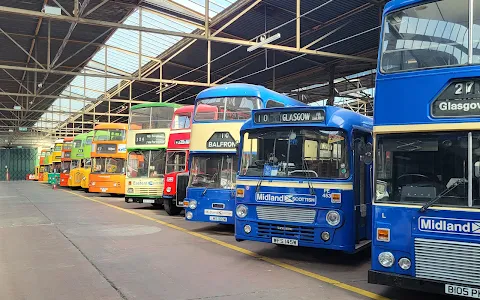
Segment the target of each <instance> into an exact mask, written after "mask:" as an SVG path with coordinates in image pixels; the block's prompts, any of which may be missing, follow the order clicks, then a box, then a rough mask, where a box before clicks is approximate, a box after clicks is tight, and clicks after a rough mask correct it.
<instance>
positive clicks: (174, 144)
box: [163, 105, 194, 216]
mask: <svg viewBox="0 0 480 300" xmlns="http://www.w3.org/2000/svg"><path fill="white" fill-rule="evenodd" d="M193 109H194V106H193V105H187V106H184V107H181V108H178V109H177V110H175V112H174V114H173V118H172V123H171V125H170V136H169V138H168V148H167V164H166V170H165V181H164V188H163V206H164V207H165V211H166V212H167V213H168V214H169V215H171V216H172V215H178V214H179V213H180V211H181V210H182V209H183V199H185V193H186V190H187V185H188V153H189V150H188V149H189V147H190V132H191V128H190V127H191V124H192V114H193Z"/></svg>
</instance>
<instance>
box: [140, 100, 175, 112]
mask: <svg viewBox="0 0 480 300" xmlns="http://www.w3.org/2000/svg"><path fill="white" fill-rule="evenodd" d="M182 106H183V105H181V104H177V103H170V102H152V103H142V104H137V105H134V106H132V108H131V109H132V110H135V109H140V108H146V107H172V108H180V107H182Z"/></svg>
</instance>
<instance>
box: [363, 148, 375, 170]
mask: <svg viewBox="0 0 480 300" xmlns="http://www.w3.org/2000/svg"><path fill="white" fill-rule="evenodd" d="M363 162H364V163H365V164H366V165H369V164H371V163H372V162H373V145H372V144H371V143H367V144H366V145H365V153H364V154H363Z"/></svg>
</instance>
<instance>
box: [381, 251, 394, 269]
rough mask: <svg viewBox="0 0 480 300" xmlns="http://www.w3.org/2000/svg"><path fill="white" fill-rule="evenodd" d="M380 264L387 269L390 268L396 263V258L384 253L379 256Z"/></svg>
mask: <svg viewBox="0 0 480 300" xmlns="http://www.w3.org/2000/svg"><path fill="white" fill-rule="evenodd" d="M378 262H379V263H380V264H381V265H382V266H384V267H385V268H390V267H391V266H393V263H394V262H395V257H393V254H392V253H391V252H382V253H380V254H379V255H378Z"/></svg>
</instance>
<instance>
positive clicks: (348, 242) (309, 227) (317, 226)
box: [235, 106, 373, 253]
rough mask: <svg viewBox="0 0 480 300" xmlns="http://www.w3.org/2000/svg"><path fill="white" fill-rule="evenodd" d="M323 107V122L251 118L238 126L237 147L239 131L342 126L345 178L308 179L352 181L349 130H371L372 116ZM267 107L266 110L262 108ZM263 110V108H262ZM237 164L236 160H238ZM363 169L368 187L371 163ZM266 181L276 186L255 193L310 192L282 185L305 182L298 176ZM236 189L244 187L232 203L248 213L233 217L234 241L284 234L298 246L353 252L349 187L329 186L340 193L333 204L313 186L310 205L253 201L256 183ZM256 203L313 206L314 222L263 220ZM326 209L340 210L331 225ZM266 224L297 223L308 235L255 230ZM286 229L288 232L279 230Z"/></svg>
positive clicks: (262, 239) (368, 225)
mask: <svg viewBox="0 0 480 300" xmlns="http://www.w3.org/2000/svg"><path fill="white" fill-rule="evenodd" d="M319 108H323V109H325V111H326V116H325V123H324V124H319V123H297V124H269V125H264V124H262V125H257V124H255V123H254V122H253V121H252V119H250V120H249V121H247V122H246V123H245V124H244V125H243V126H242V129H241V137H242V139H241V141H240V149H243V146H242V145H243V134H244V132H246V131H249V132H251V131H254V130H258V129H265V128H271V129H272V130H275V129H278V130H283V128H284V127H289V128H292V127H300V128H316V129H327V128H330V129H342V130H344V131H346V133H347V139H348V142H347V147H348V153H350V155H349V170H350V172H349V174H350V176H349V177H348V178H346V179H321V178H311V179H310V182H312V183H330V184H335V183H339V184H341V183H352V184H353V182H354V179H355V178H354V174H353V170H354V157H353V155H352V154H351V153H353V152H352V144H351V142H352V141H353V139H352V136H353V130H354V129H359V130H361V131H364V132H371V130H372V125H373V122H372V119H371V118H369V117H366V116H363V115H360V114H357V113H355V112H353V111H350V110H346V109H342V108H339V107H332V106H326V107H319ZM311 109H312V107H295V108H294V110H295V111H300V112H301V111H303V110H306V111H308V110H311ZM265 110H267V109H265ZM265 110H264V111H265ZM274 110H278V111H287V110H290V108H271V109H268V111H274ZM261 111H262V110H255V111H253V112H252V114H254V113H255V112H261ZM239 163H240V162H239ZM365 168H366V169H365V171H366V173H367V174H369V175H367V178H366V186H367V187H370V186H372V185H371V183H372V182H371V175H372V171H373V167H372V165H370V166H365ZM238 179H239V180H253V181H255V182H258V181H259V180H260V177H255V176H241V175H240V176H239V177H238ZM266 182H270V183H277V184H278V185H277V186H274V187H270V186H264V185H261V186H260V188H259V191H258V192H260V193H261V192H271V193H286V194H293V195H298V194H304V195H309V194H310V191H309V189H308V188H302V187H284V186H285V184H284V183H285V182H289V183H291V182H296V183H299V184H301V183H305V182H307V181H306V180H305V179H302V178H278V179H277V178H271V177H268V178H264V179H263V181H262V184H264V183H266ZM237 188H243V189H244V197H243V198H242V197H237V198H236V204H237V205H239V204H244V205H246V206H247V207H248V214H247V216H246V217H245V218H244V219H240V218H236V221H235V238H236V239H237V240H252V241H257V242H265V243H271V242H272V239H271V237H272V236H274V237H280V238H281V237H286V238H294V239H298V244H299V246H305V247H315V248H325V249H333V250H341V251H345V252H348V253H353V252H355V244H356V234H355V233H356V231H357V230H356V229H357V225H356V222H355V211H354V202H355V200H354V191H353V190H340V189H330V193H341V195H342V198H341V199H342V201H341V203H338V204H334V203H331V199H330V198H328V197H326V196H324V194H325V192H326V190H325V189H323V188H315V189H314V193H315V195H316V197H317V203H316V205H313V206H310V207H308V206H305V205H298V204H296V205H295V204H285V203H282V204H278V203H265V202H261V203H260V202H257V201H256V200H255V194H256V186H245V185H243V184H241V181H239V183H238V184H237ZM371 197H372V194H371V189H369V188H367V189H366V196H365V201H366V205H367V217H366V232H367V235H366V237H365V238H366V239H367V240H370V239H371V201H370V199H371ZM260 206H277V207H278V206H282V207H295V208H298V207H305V208H314V209H315V210H316V217H315V222H314V223H313V224H303V223H293V222H279V221H265V220H259V219H258V216H257V212H256V209H257V207H260ZM329 210H336V211H338V212H339V213H340V215H341V219H342V222H341V223H340V224H339V225H337V226H335V227H332V226H330V225H329V224H328V223H327V222H326V221H325V216H326V214H327V212H328V211H329ZM259 223H262V224H269V226H270V228H273V229H274V230H275V229H276V228H277V227H280V228H282V227H288V228H294V229H295V228H298V226H301V227H302V232H308V233H309V234H307V235H304V234H302V233H298V234H296V235H295V236H294V237H292V235H291V232H290V233H287V235H289V236H287V235H284V234H281V233H278V232H277V233H275V234H273V235H264V234H260V235H259V233H258V224H259ZM246 224H248V225H250V226H251V227H252V231H251V232H250V233H249V234H246V233H245V232H244V230H243V228H244V226H245V225H246ZM323 231H328V232H329V233H330V240H329V241H327V242H324V241H323V240H322V239H321V238H320V235H321V233H322V232H323ZM283 232H288V231H283Z"/></svg>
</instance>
